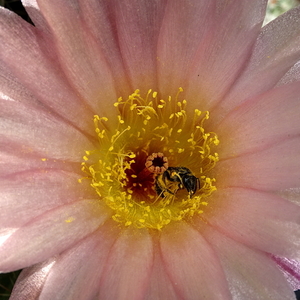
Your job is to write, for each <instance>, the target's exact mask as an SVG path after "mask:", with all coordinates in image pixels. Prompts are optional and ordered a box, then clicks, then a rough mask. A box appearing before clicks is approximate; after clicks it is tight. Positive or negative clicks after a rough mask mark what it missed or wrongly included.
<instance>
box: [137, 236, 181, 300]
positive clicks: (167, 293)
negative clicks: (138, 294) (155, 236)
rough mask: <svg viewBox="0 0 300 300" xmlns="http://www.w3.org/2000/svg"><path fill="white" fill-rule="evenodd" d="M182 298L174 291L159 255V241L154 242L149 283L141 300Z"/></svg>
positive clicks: (178, 299)
mask: <svg viewBox="0 0 300 300" xmlns="http://www.w3.org/2000/svg"><path fill="white" fill-rule="evenodd" d="M158 299H163V300H182V298H181V297H180V295H178V293H177V292H176V290H175V288H174V285H173V283H172V281H171V279H170V278H169V275H168V274H167V272H166V267H165V265H164V262H163V260H162V257H161V253H160V249H159V242H158V241H155V243H154V260H153V267H152V273H151V275H150V284H149V287H148V291H147V292H146V295H145V297H144V298H143V300H158Z"/></svg>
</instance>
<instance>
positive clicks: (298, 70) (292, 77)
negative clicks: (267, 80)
mask: <svg viewBox="0 0 300 300" xmlns="http://www.w3.org/2000/svg"><path fill="white" fill-rule="evenodd" d="M294 81H300V61H298V62H296V63H295V64H294V65H293V66H292V67H291V68H290V69H289V70H288V72H287V73H286V74H285V75H284V76H283V77H282V78H281V79H280V81H279V82H278V84H277V85H282V84H288V83H291V82H294Z"/></svg>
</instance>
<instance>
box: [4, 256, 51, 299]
mask: <svg viewBox="0 0 300 300" xmlns="http://www.w3.org/2000/svg"><path fill="white" fill-rule="evenodd" d="M55 261H56V258H50V259H48V260H47V261H44V262H42V263H40V264H37V265H35V266H32V267H30V268H27V269H24V270H23V271H22V272H21V274H20V275H19V277H18V279H17V281H16V284H15V285H14V289H13V291H12V293H11V296H10V298H9V299H10V300H25V299H26V300H36V299H38V297H39V295H40V292H41V290H42V289H43V286H44V283H45V281H46V278H47V276H48V274H49V272H50V270H51V268H52V267H53V266H54V265H55Z"/></svg>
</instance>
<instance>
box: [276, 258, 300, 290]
mask: <svg viewBox="0 0 300 300" xmlns="http://www.w3.org/2000/svg"><path fill="white" fill-rule="evenodd" d="M273 259H274V260H275V261H276V263H277V264H278V265H279V267H280V269H281V270H282V271H283V274H284V275H285V277H286V278H287V280H288V282H289V283H290V285H291V286H292V287H293V289H294V290H299V289H300V261H299V260H295V259H288V258H286V257H278V256H274V257H273Z"/></svg>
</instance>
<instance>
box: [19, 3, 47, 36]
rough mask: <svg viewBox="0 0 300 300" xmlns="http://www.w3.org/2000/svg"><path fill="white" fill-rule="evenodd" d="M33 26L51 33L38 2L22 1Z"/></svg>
mask: <svg viewBox="0 0 300 300" xmlns="http://www.w3.org/2000/svg"><path fill="white" fill-rule="evenodd" d="M21 1H22V4H23V6H24V7H25V9H26V12H27V13H28V15H29V17H30V19H31V20H32V22H33V24H34V25H35V26H36V27H37V28H39V29H41V30H42V31H43V32H49V33H50V28H49V26H48V24H47V21H46V20H45V18H44V17H43V15H42V14H41V12H40V8H39V5H38V3H37V1H36V0H21Z"/></svg>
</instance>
